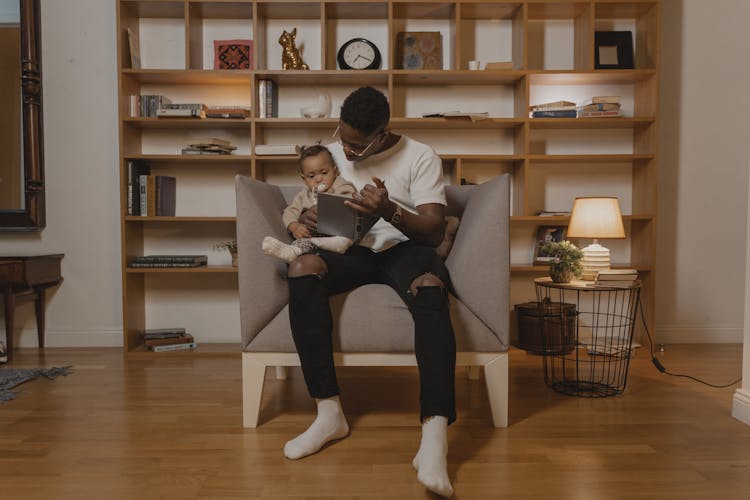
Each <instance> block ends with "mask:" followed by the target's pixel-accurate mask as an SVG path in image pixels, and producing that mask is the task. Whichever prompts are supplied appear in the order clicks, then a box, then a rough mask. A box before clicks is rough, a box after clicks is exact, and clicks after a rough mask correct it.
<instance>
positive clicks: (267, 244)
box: [261, 236, 302, 262]
mask: <svg viewBox="0 0 750 500" xmlns="http://www.w3.org/2000/svg"><path fill="white" fill-rule="evenodd" d="M261 248H262V249H263V253H264V254H266V255H273V256H274V257H278V258H280V259H281V260H284V261H286V262H291V261H293V260H294V259H296V258H297V257H299V256H300V255H302V250H300V249H299V248H297V247H295V246H292V245H287V244H286V243H284V242H283V241H279V240H277V239H276V238H272V237H270V236H266V237H265V238H263V244H262V245H261Z"/></svg>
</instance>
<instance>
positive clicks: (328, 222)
mask: <svg viewBox="0 0 750 500" xmlns="http://www.w3.org/2000/svg"><path fill="white" fill-rule="evenodd" d="M344 200H351V197H350V196H345V195H340V194H331V193H318V232H319V233H321V234H327V235H329V236H344V237H346V238H349V239H351V240H354V241H358V240H360V239H361V238H362V237H363V236H364V235H365V234H367V231H369V230H370V228H372V226H373V225H374V224H375V223H376V222H377V221H378V217H375V216H372V215H366V214H363V213H361V212H357V211H356V210H354V209H353V208H349V207H347V206H346V205H344Z"/></svg>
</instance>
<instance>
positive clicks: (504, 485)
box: [0, 344, 750, 500]
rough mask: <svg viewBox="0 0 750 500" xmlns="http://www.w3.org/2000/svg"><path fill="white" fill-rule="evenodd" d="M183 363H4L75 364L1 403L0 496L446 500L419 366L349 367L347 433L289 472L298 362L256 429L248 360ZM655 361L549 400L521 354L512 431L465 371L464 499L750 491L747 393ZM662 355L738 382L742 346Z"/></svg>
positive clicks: (458, 475) (303, 412)
mask: <svg viewBox="0 0 750 500" xmlns="http://www.w3.org/2000/svg"><path fill="white" fill-rule="evenodd" d="M180 354H183V353H173V354H172V355H168V356H159V355H155V356H153V357H151V356H146V355H139V356H131V357H128V358H125V357H123V354H122V352H121V351H120V350H119V349H108V348H96V349H94V348H92V349H47V350H46V351H45V352H43V353H40V352H38V351H37V350H36V349H21V350H19V351H18V352H17V353H16V355H15V357H14V360H13V362H12V364H11V365H10V366H13V367H43V366H63V365H73V367H74V370H75V371H74V373H73V374H72V375H70V376H67V377H61V378H59V379H57V380H54V381H50V380H46V379H40V380H35V381H32V382H28V383H26V384H24V385H22V386H19V387H18V388H17V390H18V391H20V392H19V394H18V396H17V398H16V399H15V400H13V401H11V402H8V403H5V404H2V405H0V450H2V452H0V497H1V498H3V499H24V500H27V499H37V498H39V499H42V498H43V499H51V498H54V499H58V498H60V499H67V498H70V499H97V500H99V499H105V498H106V499H120V498H122V499H131V498H144V499H148V498H179V499H209V498H263V499H276V498H368V499H375V498H394V499H398V498H417V499H419V498H434V497H433V496H432V495H430V494H428V493H427V492H425V490H424V489H423V488H422V487H421V486H420V485H419V484H418V483H417V482H416V474H415V472H414V470H413V469H412V467H411V459H412V457H413V454H414V453H415V451H416V449H417V446H418V444H419V425H418V421H417V418H418V406H417V398H418V384H417V374H416V369H413V368H343V369H340V370H339V377H340V382H341V388H342V400H343V404H344V408H345V410H346V412H347V416H348V419H349V423H350V426H351V429H352V432H351V435H350V436H349V437H348V438H346V439H344V440H342V441H339V442H337V443H335V444H333V445H331V446H328V447H327V448H325V449H324V450H322V451H321V452H320V453H318V454H316V455H314V456H312V457H308V458H306V459H303V460H299V461H294V462H293V461H289V460H286V459H285V458H284V457H283V454H282V452H281V450H282V447H283V444H284V442H285V441H286V440H288V439H290V438H292V437H294V436H295V435H296V434H297V433H299V432H301V431H302V430H304V429H305V427H306V425H307V424H309V422H310V421H311V419H312V416H313V404H312V402H311V401H310V399H309V398H308V397H307V396H306V391H305V388H304V383H303V381H302V378H301V373H300V372H299V370H298V369H296V370H295V369H292V370H290V372H289V378H288V379H287V380H285V381H280V380H275V379H272V378H271V379H270V380H267V382H266V387H265V391H264V396H263V404H262V413H261V416H260V420H261V425H260V427H258V428H257V429H243V428H242V415H241V401H240V397H241V393H240V385H241V380H240V355H239V353H238V354H236V355H231V354H228V355H216V354H212V355H211V356H196V355H194V354H191V353H184V354H187V355H185V356H182V355H180ZM647 354H648V353H647V352H646V351H644V350H642V349H641V350H639V351H638V352H637V354H636V356H635V358H634V359H633V360H632V363H631V367H630V374H629V379H628V386H627V388H626V390H625V393H624V394H622V395H620V396H615V397H609V398H604V399H584V398H576V397H571V396H565V395H562V394H558V393H555V392H553V391H552V390H550V389H549V388H547V387H546V386H545V385H544V379H543V371H542V360H541V358H540V357H538V356H533V355H529V354H526V353H525V352H523V351H518V350H513V351H511V355H510V370H511V375H510V380H511V390H510V426H509V427H508V428H507V429H494V428H492V427H491V418H490V414H489V406H488V401H487V396H486V391H485V387H484V381H483V380H468V378H467V377H466V374H465V372H463V371H461V372H459V373H458V374H457V378H456V381H457V408H458V420H457V422H456V423H455V424H454V425H453V426H451V427H450V429H449V440H450V454H449V457H448V458H449V474H450V477H451V481H452V483H453V486H454V489H455V492H456V494H455V498H464V499H475V498H488V499H489V498H492V499H505V498H513V499H525V498H528V499H531V498H534V499H539V498H554V499H576V500H579V499H610V498H612V499H615V498H616V499H662V498H663V499H675V498H680V499H683V498H723V499H727V498H731V499H734V498H736V499H746V498H748V493H747V492H748V491H750V426H746V425H744V424H742V423H741V422H739V421H737V420H735V419H733V418H732V417H731V406H732V396H733V393H734V389H735V388H737V387H738V385H736V386H733V387H729V388H725V389H713V388H709V387H706V386H703V385H700V384H698V383H695V382H692V381H689V380H686V379H677V378H673V377H668V376H666V375H663V374H661V373H659V372H657V371H656V369H655V368H654V367H653V365H652V364H651V363H650V361H649V359H648V355H647ZM660 359H661V360H662V362H663V363H664V364H665V365H666V366H667V368H668V369H669V370H670V371H673V372H680V373H689V374H691V375H694V376H697V377H702V378H705V379H708V380H709V381H712V382H716V383H720V382H728V381H730V380H733V379H735V378H737V377H738V376H739V374H740V372H741V364H742V348H741V346H740V345H737V344H733V345H725V344H721V345H670V346H667V348H666V351H665V352H664V353H663V354H660ZM0 369H1V368H0ZM270 373H271V372H269V374H270Z"/></svg>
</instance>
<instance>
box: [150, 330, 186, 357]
mask: <svg viewBox="0 0 750 500" xmlns="http://www.w3.org/2000/svg"><path fill="white" fill-rule="evenodd" d="M143 343H144V344H145V345H146V347H148V348H149V349H150V350H151V351H154V352H166V351H190V350H193V349H195V348H196V347H198V344H197V343H196V342H195V339H194V338H193V336H192V335H190V334H189V333H187V332H186V331H185V329H184V328H154V329H146V331H144V332H143Z"/></svg>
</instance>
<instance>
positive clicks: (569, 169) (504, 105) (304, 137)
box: [117, 0, 661, 356]
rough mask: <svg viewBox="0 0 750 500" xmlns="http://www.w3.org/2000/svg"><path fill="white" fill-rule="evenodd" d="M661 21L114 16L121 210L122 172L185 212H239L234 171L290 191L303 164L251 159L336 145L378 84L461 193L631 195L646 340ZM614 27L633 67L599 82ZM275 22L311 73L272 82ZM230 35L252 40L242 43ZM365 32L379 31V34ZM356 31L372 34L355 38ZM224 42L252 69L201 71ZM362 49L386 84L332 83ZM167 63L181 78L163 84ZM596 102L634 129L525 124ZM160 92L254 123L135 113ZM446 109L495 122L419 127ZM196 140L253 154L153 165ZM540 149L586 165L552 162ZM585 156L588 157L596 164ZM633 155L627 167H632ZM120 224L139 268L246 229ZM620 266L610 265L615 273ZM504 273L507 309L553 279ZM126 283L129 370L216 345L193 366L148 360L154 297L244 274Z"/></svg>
mask: <svg viewBox="0 0 750 500" xmlns="http://www.w3.org/2000/svg"><path fill="white" fill-rule="evenodd" d="M660 15H661V5H660V1H659V0H594V1H590V0H513V1H510V2H503V1H492V0H490V1H488V0H466V1H464V0H453V1H450V0H405V1H400V0H382V1H379V0H343V1H338V0H333V1H320V0H118V1H117V20H118V26H117V33H118V34H119V35H118V37H117V38H118V64H119V70H118V83H119V98H118V104H119V113H120V118H119V129H120V156H119V159H120V161H119V169H120V170H119V179H121V185H120V196H121V199H122V200H123V202H122V204H123V206H125V205H126V204H127V196H128V186H127V174H128V162H129V161H139V162H143V163H145V164H148V165H150V166H151V167H152V173H153V174H154V175H160V174H162V173H163V174H164V175H172V176H175V177H177V190H178V195H177V199H178V200H179V201H178V207H177V209H178V213H183V212H185V211H188V212H190V213H196V214H200V213H231V210H232V206H231V200H229V197H231V196H232V193H233V191H231V186H230V182H231V178H230V175H231V174H233V173H238V172H239V173H247V175H251V176H253V177H254V178H256V179H257V180H261V181H264V180H267V181H269V182H274V183H277V184H289V185H293V184H294V183H296V182H299V179H298V177H297V176H296V168H295V167H296V163H297V160H298V157H297V155H279V156H277V155H256V154H255V153H254V146H255V145H257V144H311V143H312V142H311V141H317V140H321V141H322V142H323V143H326V142H328V141H329V140H330V141H331V142H332V141H333V139H332V138H331V137H330V135H331V134H332V133H333V131H334V130H335V128H336V127H337V125H338V122H339V120H338V109H339V106H340V105H341V103H342V101H343V99H344V98H345V96H346V95H348V94H349V92H350V91H351V90H354V89H355V88H357V87H360V86H363V85H370V86H374V87H376V88H378V89H380V90H382V91H383V92H384V93H386V95H387V96H388V98H389V100H390V102H391V123H390V125H391V127H392V129H393V130H395V131H396V132H397V133H399V132H403V133H405V134H407V135H409V136H412V137H414V138H415V139H417V140H420V141H423V142H426V143H428V144H432V145H433V146H439V148H437V149H439V150H440V151H441V154H440V157H441V159H442V161H443V165H444V168H445V176H446V178H448V179H449V181H450V182H452V183H458V182H460V181H461V180H462V179H466V180H467V181H468V182H476V183H481V182H484V181H486V180H488V179H490V178H492V177H494V176H495V175H498V174H502V173H506V172H510V173H512V175H513V182H512V183H511V190H512V200H513V202H512V203H513V206H512V211H513V213H520V214H530V213H536V211H537V210H538V209H540V208H543V207H547V206H548V205H549V207H550V208H561V207H566V206H567V205H568V204H570V205H571V206H572V200H573V199H574V198H575V197H576V196H583V195H589V196H590V195H595V194H596V192H597V191H601V192H602V193H603V194H604V193H606V194H610V193H615V194H617V195H619V196H621V197H623V196H624V197H629V198H630V199H621V203H622V204H623V206H624V209H625V210H627V211H635V212H637V213H636V214H633V215H626V216H624V220H625V222H626V224H628V239H627V240H625V241H624V242H619V243H618V245H620V246H619V247H618V248H619V249H622V248H624V247H625V248H626V249H627V256H626V255H625V254H623V255H622V256H621V257H620V258H621V259H626V258H627V259H633V260H638V261H639V264H638V265H632V267H635V268H636V269H638V271H639V272H641V273H643V274H644V287H643V288H642V290H643V300H644V304H645V305H646V307H645V310H647V311H649V313H648V315H649V317H648V318H647V322H648V323H649V326H650V328H652V329H653V326H654V318H655V317H654V315H653V311H654V310H655V302H654V297H655V288H654V287H655V283H654V281H655V280H654V279H653V274H651V275H648V273H655V247H656V244H655V240H656V224H655V221H656V218H657V204H656V200H657V188H656V185H657V180H658V178H659V174H658V157H657V151H658V150H659V147H658V146H659V144H658V141H659V133H658V130H657V127H656V124H657V123H658V120H659V102H658V97H659V95H658V94H659V82H658V75H659V72H660V69H659V66H658V64H659V53H660V43H661V42H660V37H659V29H660V22H659V19H660ZM144 19H148V23H146V24H148V25H149V29H142V26H143V25H144V23H142V22H141V21H142V20H144ZM612 20H617V21H618V23H620V22H621V21H622V24H623V26H625V27H623V28H618V29H630V30H631V31H633V34H634V37H633V38H634V42H635V49H636V50H635V53H634V58H635V65H636V68H637V69H625V70H596V69H594V61H593V54H594V32H595V31H596V30H597V29H603V28H604V27H605V26H609V25H612V26H614V24H615V23H613V22H611V21H612ZM558 21H564V22H562V23H559V22H558ZM279 23H282V24H285V25H288V26H289V28H291V27H294V26H296V25H300V26H303V31H304V32H305V37H304V38H305V40H304V43H305V46H304V56H305V59H306V61H307V62H308V63H309V64H310V65H311V66H313V67H314V68H316V69H312V70H305V71H302V70H300V71H285V70H280V69H269V68H277V67H279V60H278V50H279V46H278V43H277V38H278V33H277V32H278V31H279ZM160 24H161V25H163V27H164V28H165V29H164V30H162V31H163V33H168V34H169V35H168V36H170V37H174V36H175V34H176V32H177V31H179V28H178V26H179V25H180V24H182V25H183V28H184V29H183V36H177V37H176V40H177V41H176V43H172V42H173V40H165V39H164V37H166V36H167V35H164V34H162V31H160V30H159V25H160ZM237 24H238V25H242V26H243V27H242V28H234V27H232V26H235V25H237ZM364 25H367V30H365V29H364V28H363V26H364ZM414 26H418V27H419V28H418V30H424V31H440V32H441V33H442V34H443V35H442V36H443V51H444V52H443V53H444V55H445V58H444V64H443V65H444V67H445V68H446V69H436V70H433V69H429V70H405V69H396V67H397V66H398V65H399V64H398V61H397V60H396V59H397V57H398V56H397V54H396V33H398V32H399V31H408V30H413V29H416V28H415V27H414ZM556 26H560V27H561V28H560V29H564V30H567V33H565V36H561V37H560V38H559V39H557V40H558V42H559V43H558V44H556V46H555V48H554V49H555V50H550V49H548V48H547V47H546V46H545V45H546V44H548V42H549V40H545V34H544V33H545V30H547V29H548V28H550V27H556ZM371 27H372V28H373V31H368V30H369V29H370V28H371ZM126 28H130V29H132V30H134V31H135V32H136V33H139V36H140V48H141V52H142V55H144V54H147V55H148V56H149V57H142V58H141V59H142V61H143V62H144V63H147V64H151V65H152V67H148V68H145V69H132V68H131V67H130V57H129V47H128V37H127V35H126V34H125V33H126ZM360 31H362V32H364V33H362V34H359V32H360ZM238 33H244V34H243V35H240V34H238ZM222 34H226V38H252V39H253V40H254V53H253V56H254V57H253V60H254V65H255V67H254V69H247V70H213V69H197V68H207V67H209V66H210V65H211V60H210V59H211V57H212V48H213V47H212V41H211V40H212V39H213V38H221V37H220V35H222ZM351 36H365V37H368V38H371V39H372V40H373V41H374V42H375V43H376V45H378V46H379V48H380V51H381V53H382V55H383V59H384V65H383V68H382V69H378V70H367V71H356V70H335V69H334V68H335V67H336V66H337V62H336V52H337V50H338V47H340V46H341V44H342V43H343V42H344V41H345V39H346V38H347V37H351ZM457 36H460V40H459V39H456V37H457ZM160 37H161V38H160ZM558 45H559V46H558ZM169 51H171V52H169ZM269 54H271V55H269ZM207 58H208V59H207ZM474 59H480V60H481V61H482V63H485V62H487V61H490V60H497V61H502V60H512V61H513V69H508V70H490V71H487V70H476V71H470V70H467V69H464V68H466V67H467V66H468V61H470V60H474ZM159 65H161V66H164V68H162V69H160V68H159V67H158V66H159ZM174 65H177V66H178V67H184V69H166V68H167V67H169V68H173V67H174ZM556 67H557V68H558V69H550V68H556ZM193 68H195V69H193ZM319 68H322V69H319ZM570 68H575V69H570ZM264 79H270V80H273V81H274V82H275V83H276V85H277V86H278V99H279V102H278V104H279V106H278V107H279V113H280V114H281V116H280V117H274V118H259V112H258V110H259V84H258V83H259V81H260V80H264ZM586 87H591V89H590V90H591V94H592V95H590V96H582V94H586V93H587V90H588V89H587V88H586ZM322 92H328V93H329V95H330V96H331V99H332V105H333V113H332V117H329V118H319V119H318V118H316V119H308V118H301V117H299V114H298V110H299V108H300V107H301V106H303V105H307V104H310V103H312V102H314V100H315V99H316V94H319V93H322ZM599 92H602V93H604V92H607V94H606V95H622V96H623V104H624V106H623V110H624V111H625V112H627V113H628V115H629V116H627V117H617V118H570V119H568V118H529V117H528V113H527V110H528V107H529V105H530V103H531V100H532V99H533V100H534V101H536V102H541V100H545V101H547V100H549V101H552V100H562V99H566V100H575V101H582V100H583V99H584V98H590V97H592V96H593V95H602V94H598V93H599ZM160 93H161V94H164V95H166V96H167V97H169V98H170V99H171V100H172V101H173V102H203V100H205V101H207V102H205V104H207V105H212V106H213V105H219V104H220V103H232V105H244V106H247V107H252V116H250V117H247V118H245V119H241V120H235V119H205V120H199V119H182V118H169V119H165V118H138V117H130V116H129V115H128V103H129V97H130V96H131V95H138V94H160ZM243 103H244V104H243ZM451 109H460V110H462V111H472V110H473V111H488V112H489V113H490V114H491V115H492V117H491V118H488V119H486V120H479V121H476V122H472V121H471V120H469V119H457V118H447V119H446V118H423V117H421V114H422V113H424V112H426V111H430V110H434V111H441V110H451ZM631 115H632V116H631ZM201 136H203V137H219V138H227V139H231V141H232V142H233V143H234V144H235V145H237V146H238V150H237V151H242V152H245V153H246V154H233V155H221V156H207V155H206V156H201V155H181V154H148V153H144V152H148V151H159V152H165V151H174V152H177V153H179V151H180V150H181V148H182V147H183V146H184V145H185V144H189V143H190V141H191V140H193V139H197V138H199V137H201ZM225 136H226V137H225ZM201 138H202V137H201ZM561 144H562V145H563V146H564V147H560V145H561ZM473 151H478V152H480V153H479V154H473V153H472V152H473ZM546 151H553V152H554V151H575V152H576V153H578V154H559V155H558V154H546V153H545V152H546ZM588 151H591V152H595V153H592V154H586V153H587V152H588ZM622 151H626V152H627V151H632V152H633V153H632V154H622V153H620V152H622ZM493 152H503V153H505V154H499V153H498V154H495V153H493ZM181 190H182V192H181ZM579 191H580V192H579ZM187 200H195V201H196V207H195V208H193V209H191V207H186V206H185V205H184V203H186V202H187ZM214 204H216V206H215V207H213V206H212V205H214ZM120 222H121V228H122V231H121V234H122V238H123V241H122V253H123V255H128V256H132V255H141V254H143V253H144V251H145V250H146V249H149V250H150V249H154V248H167V247H170V248H181V249H182V248H184V250H185V252H184V253H200V254H204V253H208V249H207V248H204V247H208V246H209V245H211V244H212V243H211V242H214V243H215V242H218V241H222V240H226V239H231V238H233V237H234V236H235V231H236V229H235V225H236V219H235V217H234V216H199V215H196V216H183V215H180V216H177V217H140V216H125V215H121V218H120ZM568 222H569V217H567V216H554V217H541V216H533V215H514V216H512V217H511V218H510V225H511V229H512V230H511V232H510V238H511V240H512V241H511V244H512V246H513V247H514V248H515V247H519V248H521V249H522V248H524V247H523V246H524V245H526V246H528V247H529V250H530V252H529V253H531V250H532V249H531V247H532V246H533V243H532V242H531V241H530V240H529V238H528V235H531V234H533V231H534V229H533V228H534V226H540V225H567V224H568ZM615 253H617V252H615ZM615 253H613V258H617V255H615ZM522 258H523V257H522ZM619 267H631V265H628V264H623V265H621V266H619ZM511 270H512V273H513V276H512V278H511V280H512V282H513V283H512V285H513V286H511V289H512V290H514V291H513V294H512V296H511V303H517V302H522V301H523V298H521V297H516V296H515V294H519V293H521V292H520V291H517V290H521V289H522V288H523V286H518V287H516V285H522V283H523V282H524V281H528V279H529V278H530V276H528V274H542V273H546V272H548V270H547V266H534V265H531V264H527V263H521V264H513V265H512V266H511ZM122 271H123V276H124V278H123V324H124V344H125V350H126V352H127V353H128V354H134V355H143V356H164V355H168V356H195V355H204V354H205V353H206V352H209V353H212V352H222V348H220V347H219V348H217V347H213V346H214V344H208V343H200V342H199V344H200V345H199V347H198V350H197V351H193V352H175V353H152V352H150V351H148V350H146V349H145V348H144V347H143V346H142V345H139V343H140V338H138V337H137V332H138V331H140V330H142V329H144V328H145V326H146V325H147V324H149V322H153V321H151V320H152V319H153V318H152V317H151V315H155V314H156V315H158V313H154V311H157V310H158V308H159V305H160V304H159V303H158V298H157V299H155V300H157V303H155V304H151V303H149V301H151V300H152V297H154V296H155V295H159V294H150V291H151V290H150V287H154V286H161V285H162V284H164V283H169V282H170V279H169V277H168V276H165V275H174V274H175V273H177V274H182V275H190V276H188V277H187V278H182V280H184V281H185V282H189V281H191V280H192V277H194V276H195V275H196V274H200V275H201V276H202V277H201V279H200V280H197V281H198V282H199V283H198V284H196V291H195V292H194V293H196V294H199V293H209V292H208V291H204V290H202V289H201V288H200V287H201V285H206V284H209V285H212V284H213V282H214V281H216V286H218V287H224V288H226V286H227V283H230V282H231V280H232V279H234V278H226V276H227V275H229V276H236V273H237V269H236V268H232V267H229V266H208V267H201V268H151V269H129V268H127V267H125V268H123V270H122ZM146 276H148V279H146ZM178 279H180V278H175V279H174V280H178ZM174 280H173V281H174ZM167 293H168V292H167ZM517 299H518V300H517ZM196 302H197V303H196V307H195V309H196V311H195V312H196V314H202V313H203V312H204V311H203V309H201V308H202V307H206V308H210V307H211V301H206V302H205V304H204V303H198V302H200V301H199V300H197V301H196ZM198 322H199V321H198V320H196V323H198ZM204 335H205V334H204ZM197 338H198V336H197ZM209 346H211V347H209ZM224 346H228V344H224ZM223 349H225V352H232V353H237V355H239V354H238V353H239V351H240V350H239V345H237V346H234V345H232V346H231V347H224V348H223Z"/></svg>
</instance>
